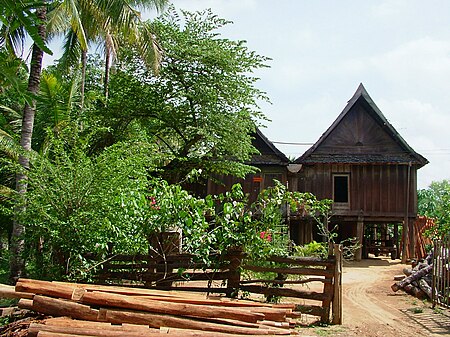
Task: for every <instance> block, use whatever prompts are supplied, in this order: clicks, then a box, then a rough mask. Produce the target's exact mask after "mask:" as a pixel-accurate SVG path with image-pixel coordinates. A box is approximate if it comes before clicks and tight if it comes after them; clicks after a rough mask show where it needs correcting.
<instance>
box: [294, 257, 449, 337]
mask: <svg viewBox="0 0 450 337" xmlns="http://www.w3.org/2000/svg"><path fill="white" fill-rule="evenodd" d="M404 267H406V265H402V264H401V263H400V261H399V260H395V261H392V260H390V259H388V258H377V259H368V260H363V261H361V262H352V263H346V264H345V266H344V273H343V285H344V288H343V293H344V297H343V311H344V324H343V325H342V326H331V327H322V328H320V327H316V328H306V329H301V330H300V332H301V334H302V335H303V334H304V335H309V336H367V337H379V336H380V337H381V336H382V337H389V336H399V337H400V336H401V337H409V336H411V337H419V336H450V311H449V310H443V311H440V310H434V311H433V310H432V309H431V307H430V304H429V303H424V302H422V301H420V300H417V299H415V298H414V297H412V296H409V295H406V294H405V293H404V292H402V291H399V292H398V293H394V292H393V291H392V290H391V288H390V286H391V285H392V283H393V276H394V275H397V274H402V270H403V268H404Z"/></svg>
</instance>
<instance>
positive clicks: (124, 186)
mask: <svg viewBox="0 0 450 337" xmlns="http://www.w3.org/2000/svg"><path fill="white" fill-rule="evenodd" d="M89 144H90V135H88V136H83V137H82V136H80V134H79V132H78V131H77V127H76V125H73V124H70V125H69V126H67V127H66V128H64V129H63V130H62V131H61V132H58V133H56V134H55V133H54V132H53V131H49V135H48V139H47V147H46V151H45V152H43V153H42V154H36V155H35V156H34V158H33V159H32V167H31V169H30V171H29V174H28V176H29V189H28V192H27V195H26V199H24V202H26V205H27V207H26V208H25V209H24V211H23V212H22V213H21V214H20V220H21V222H22V223H23V224H25V225H26V227H27V231H26V239H27V242H28V244H27V247H28V250H27V252H26V253H27V256H28V258H27V260H28V261H29V262H30V263H31V264H30V265H29V266H28V267H29V269H31V270H33V266H38V267H39V268H40V269H39V270H38V275H36V276H39V277H49V276H54V277H61V276H63V275H66V277H67V276H69V274H71V275H72V276H75V274H76V273H77V271H80V272H81V271H82V270H83V266H84V262H85V257H84V256H85V254H86V253H96V254H99V256H101V255H102V254H105V253H106V250H107V245H108V243H110V242H114V243H115V244H116V247H117V248H118V250H120V251H122V252H124V253H126V252H128V253H133V252H136V251H139V248H140V247H146V245H145V243H146V239H145V237H143V236H140V235H139V226H138V224H139V223H140V222H141V221H142V217H141V213H140V212H138V211H137V208H136V207H130V208H128V207H125V205H127V206H128V205H129V204H133V203H134V204H136V201H137V200H138V199H139V196H140V195H141V194H143V193H145V191H146V188H147V170H148V168H149V166H151V163H152V156H153V151H152V149H151V148H149V146H148V143H142V142H140V141H139V140H136V141H135V142H127V143H117V144H115V145H114V146H112V147H110V148H108V149H106V150H105V151H103V152H102V153H101V154H100V155H98V156H88V152H89V151H88V149H89V146H90V145H89ZM141 250H142V249H141ZM42 265H45V266H47V267H49V268H47V269H45V268H44V269H42V268H41V266H42ZM35 273H36V271H35ZM52 274H53V275H52ZM76 276H78V277H79V276H80V275H76Z"/></svg>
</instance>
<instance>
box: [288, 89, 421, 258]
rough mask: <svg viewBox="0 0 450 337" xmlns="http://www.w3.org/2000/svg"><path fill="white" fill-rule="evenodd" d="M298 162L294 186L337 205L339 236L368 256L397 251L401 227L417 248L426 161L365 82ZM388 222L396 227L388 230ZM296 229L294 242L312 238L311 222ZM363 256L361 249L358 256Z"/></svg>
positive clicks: (335, 220)
mask: <svg viewBox="0 0 450 337" xmlns="http://www.w3.org/2000/svg"><path fill="white" fill-rule="evenodd" d="M295 163H296V164H301V165H302V167H301V169H300V170H299V172H298V173H297V174H296V175H295V176H293V177H291V179H292V181H293V184H294V185H295V186H292V184H291V186H292V188H293V189H295V190H298V191H301V192H311V193H313V194H315V195H316V196H317V198H319V199H323V198H328V199H332V200H333V201H334V203H333V216H332V218H331V226H334V225H337V226H338V232H339V235H340V237H341V238H348V237H356V238H357V239H358V240H359V242H360V243H363V244H364V245H365V247H364V248H365V249H366V251H365V252H366V253H367V251H368V250H369V249H371V248H373V247H379V248H380V249H382V248H383V246H389V247H396V248H398V242H399V238H398V224H401V225H402V226H403V234H404V235H405V236H404V239H405V240H404V241H405V242H407V245H408V244H409V245H410V247H411V249H413V247H414V235H413V230H412V224H413V221H414V219H415V218H416V216H417V170H418V169H419V168H421V167H422V166H424V165H426V164H427V163H428V161H427V160H426V159H425V158H424V157H422V156H421V155H420V154H418V153H416V152H415V151H414V150H413V149H412V148H411V147H410V146H409V145H408V144H407V143H406V141H405V140H404V139H403V138H402V137H401V136H400V134H399V133H398V132H397V131H396V130H395V129H394V127H393V126H392V125H391V124H390V123H389V121H388V120H387V119H386V117H385V116H384V115H383V114H382V113H381V111H380V109H378V107H377V106H376V104H375V103H374V102H373V100H372V99H371V98H370V96H369V94H368V93H367V91H366V89H365V88H364V86H363V85H362V84H361V85H360V86H359V87H358V89H357V90H356V92H355V94H354V95H353V97H352V98H351V99H350V101H349V102H348V104H347V105H346V107H345V108H344V110H343V111H342V113H341V114H340V115H339V117H338V118H337V119H336V120H335V121H334V123H333V124H332V125H331V126H330V127H329V128H328V130H327V131H326V132H325V133H324V134H323V135H322V136H321V137H320V139H319V140H318V141H317V142H316V143H315V144H314V145H313V146H312V147H311V148H310V149H309V150H308V151H306V152H305V153H304V154H303V155H302V156H301V157H299V158H298V159H297V160H295ZM291 223H292V222H291ZM389 224H394V225H393V228H392V227H391V228H392V229H391V230H390V231H388V230H387V226H388V225H389ZM296 226H298V227H297V228H293V229H292V233H294V234H295V235H296V237H293V239H294V241H297V242H299V243H305V242H308V241H310V240H311V239H312V238H313V236H314V229H313V228H311V226H313V225H312V224H311V222H308V221H303V222H302V221H300V222H297V224H296ZM374 226H375V227H374ZM372 227H373V228H376V229H375V233H374V232H373V231H370V229H371V228H372ZM377 230H378V233H377ZM408 231H409V233H410V234H411V235H408ZM302 241H303V242H302ZM407 245H406V246H407ZM406 246H405V249H407V248H408V247H406ZM377 249H378V248H377ZM375 253H376V251H375ZM393 253H394V251H393ZM397 253H398V251H397V250H395V254H397ZM362 254H363V250H360V251H359V252H358V253H357V257H356V258H357V259H358V258H359V259H360V258H361V256H362Z"/></svg>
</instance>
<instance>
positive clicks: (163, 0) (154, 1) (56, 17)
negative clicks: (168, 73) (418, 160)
mask: <svg viewBox="0 0 450 337" xmlns="http://www.w3.org/2000/svg"><path fill="white" fill-rule="evenodd" d="M131 3H132V5H134V6H135V8H143V9H147V8H156V9H157V10H158V11H160V10H162V9H163V8H164V7H165V6H166V4H167V3H168V0H136V1H132V2H131ZM135 8H133V7H132V6H131V5H130V3H129V2H128V1H125V0H75V1H73V0H72V1H69V0H66V1H63V2H61V3H60V4H59V6H57V7H56V8H55V9H54V10H53V11H52V12H51V13H49V17H50V19H49V30H50V31H51V32H53V33H54V34H62V33H64V34H65V44H64V53H63V57H62V60H63V64H65V65H66V66H70V65H73V64H74V63H78V62H79V63H81V89H80V91H81V106H82V107H83V105H84V83H85V76H86V63H87V50H88V44H89V43H90V42H96V43H99V44H102V45H103V46H104V54H105V79H104V92H105V96H107V95H108V89H107V88H108V80H109V69H110V66H111V62H112V61H113V59H114V57H115V55H116V54H117V51H118V49H119V45H120V43H119V41H123V40H124V39H125V40H128V41H131V42H132V43H138V42H142V40H143V37H142V34H140V33H141V32H144V33H145V31H144V30H142V29H141V25H140V23H141V20H140V12H139V11H138V10H136V9H135ZM145 36H146V37H147V38H149V37H153V36H152V35H150V34H148V33H147V34H145ZM153 40H154V39H153ZM142 45H144V44H142ZM145 50H146V51H147V52H148V50H149V49H148V48H146V49H145ZM152 50H153V51H156V50H157V49H155V48H153V49H152ZM153 59H154V60H157V59H158V57H154V58H153ZM75 60H76V62H74V61H75ZM78 60H80V61H78Z"/></svg>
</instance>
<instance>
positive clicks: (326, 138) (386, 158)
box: [295, 83, 428, 167]
mask: <svg viewBox="0 0 450 337" xmlns="http://www.w3.org/2000/svg"><path fill="white" fill-rule="evenodd" d="M351 114H353V115H352V116H350V115H351ZM356 114H359V116H358V117H355V116H356ZM362 114H366V116H361V115H362ZM358 118H359V120H361V118H365V121H366V124H367V125H369V126H371V127H372V126H373V128H371V130H370V131H371V132H372V133H373V134H378V135H380V137H381V138H383V141H384V142H386V141H388V142H389V143H390V144H389V149H388V150H386V151H380V150H376V147H375V146H372V147H371V150H368V148H364V145H365V144H363V143H362V142H360V141H357V142H355V143H354V144H350V143H349V142H348V143H347V144H344V145H342V144H339V145H338V144H335V139H333V137H335V138H336V135H337V134H338V133H339V132H341V133H342V134H344V133H343V132H342V128H343V127H344V126H343V125H344V124H346V123H347V124H348V123H349V121H353V122H355V121H356V120H357V119H358ZM340 128H341V130H340V131H338V130H339V129H340ZM356 130H357V126H356V125H354V128H351V127H349V125H347V126H346V132H347V134H349V133H350V134H351V133H356V132H357V131H356ZM368 132H369V131H368ZM360 133H362V131H360ZM350 136H354V135H353V134H352V135H350ZM350 136H349V137H350ZM375 138H376V135H375V136H373V135H372V143H373V144H372V145H374V144H375V145H376V141H375V140H376V139H375ZM353 139H355V138H353ZM347 140H348V139H347ZM325 144H326V145H325ZM333 146H334V148H333ZM409 162H411V163H412V164H415V165H419V166H420V167H421V166H424V165H426V164H427V163H428V160H427V159H425V158H424V157H422V156H421V155H420V154H418V153H417V152H415V151H414V150H413V149H412V148H411V147H410V146H409V145H408V144H407V143H406V141H405V140H404V139H403V138H402V137H401V136H400V134H399V133H398V132H397V131H396V130H395V128H394V127H393V126H392V125H391V124H390V123H389V121H388V120H387V119H386V117H385V116H384V115H383V113H382V112H381V111H380V109H379V108H378V107H377V106H376V104H375V103H374V101H373V100H372V99H371V98H370V96H369V94H368V93H367V91H366V89H365V88H364V86H363V84H362V83H361V84H360V85H359V87H358V89H357V90H356V92H355V94H354V95H353V97H352V98H351V99H350V100H349V101H348V103H347V105H346V106H345V108H344V110H343V111H342V112H341V114H340V115H339V116H338V118H337V119H336V120H335V121H334V123H333V124H332V125H331V126H330V127H329V128H328V130H326V131H325V133H324V134H323V135H322V136H321V137H320V138H319V140H318V141H317V142H316V143H315V144H314V145H313V146H312V147H311V148H309V149H308V150H307V151H306V152H305V153H304V154H303V155H302V156H301V157H299V158H298V159H296V160H295V163H298V164H313V163H409Z"/></svg>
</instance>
